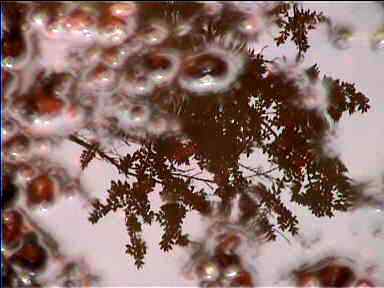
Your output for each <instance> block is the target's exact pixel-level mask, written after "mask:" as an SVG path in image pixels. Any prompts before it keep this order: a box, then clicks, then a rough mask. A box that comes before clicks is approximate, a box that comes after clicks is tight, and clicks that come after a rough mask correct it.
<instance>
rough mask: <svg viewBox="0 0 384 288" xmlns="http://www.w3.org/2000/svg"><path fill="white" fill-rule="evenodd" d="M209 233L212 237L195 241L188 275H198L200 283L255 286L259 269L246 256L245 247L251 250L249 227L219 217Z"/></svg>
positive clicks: (186, 272)
mask: <svg viewBox="0 0 384 288" xmlns="http://www.w3.org/2000/svg"><path fill="white" fill-rule="evenodd" d="M207 233H208V235H209V241H207V240H204V241H203V242H201V243H200V242H197V243H194V244H195V245H194V246H195V249H194V250H195V251H194V252H193V254H192V257H191V260H190V262H189V263H187V265H186V266H185V267H184V274H185V276H186V277H188V278H196V279H197V280H198V281H199V286H200V287H240V286H241V287H255V284H256V283H255V278H254V274H255V273H254V271H253V268H252V267H251V266H250V265H249V263H248V262H249V261H247V260H246V259H245V258H247V257H244V255H246V254H245V253H244V250H247V251H251V250H249V249H251V248H250V243H248V242H249V239H248V236H247V234H246V233H245V231H242V230H240V229H239V227H238V226H237V225H232V224H231V223H228V222H221V221H218V222H214V223H213V224H212V225H211V226H210V227H209V229H208V231H207ZM248 254H249V253H248ZM248 256H249V255H248ZM248 258H249V257H248ZM248 260H249V259H248Z"/></svg>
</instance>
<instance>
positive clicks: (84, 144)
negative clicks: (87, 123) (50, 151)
mask: <svg viewBox="0 0 384 288" xmlns="http://www.w3.org/2000/svg"><path fill="white" fill-rule="evenodd" d="M69 140H70V141H72V142H74V143H76V144H78V145H80V146H82V147H84V148H86V149H91V148H92V147H93V146H92V144H90V143H87V142H86V141H84V140H82V139H80V138H79V137H78V136H76V135H70V136H69ZM96 151H97V154H99V156H100V157H101V158H102V159H104V160H106V161H108V162H109V163H111V164H112V165H113V166H115V167H116V168H117V169H118V170H119V171H121V167H120V165H119V163H118V162H117V161H116V160H115V158H113V157H111V156H109V155H108V154H106V153H105V152H103V151H102V150H101V149H100V148H97V150H96ZM126 174H128V175H130V176H134V177H136V178H137V177H138V175H137V174H136V173H133V172H126ZM171 174H172V175H173V176H180V177H184V178H189V179H194V180H197V181H202V182H204V183H213V184H214V183H215V181H213V180H210V179H206V178H200V177H196V176H192V175H185V174H182V173H177V172H173V173H171ZM153 180H154V181H155V182H156V183H159V184H161V183H162V182H161V181H159V180H157V179H153Z"/></svg>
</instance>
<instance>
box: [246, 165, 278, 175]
mask: <svg viewBox="0 0 384 288" xmlns="http://www.w3.org/2000/svg"><path fill="white" fill-rule="evenodd" d="M239 166H240V167H243V168H244V169H246V170H248V171H251V172H253V173H254V174H252V175H248V176H246V177H245V178H251V177H257V176H264V177H267V178H274V177H272V176H271V175H268V174H270V173H271V172H273V171H276V170H278V169H279V167H277V166H276V167H273V168H270V169H268V170H266V171H263V172H260V171H257V170H256V169H254V168H251V167H249V166H246V165H244V164H241V163H240V164H239Z"/></svg>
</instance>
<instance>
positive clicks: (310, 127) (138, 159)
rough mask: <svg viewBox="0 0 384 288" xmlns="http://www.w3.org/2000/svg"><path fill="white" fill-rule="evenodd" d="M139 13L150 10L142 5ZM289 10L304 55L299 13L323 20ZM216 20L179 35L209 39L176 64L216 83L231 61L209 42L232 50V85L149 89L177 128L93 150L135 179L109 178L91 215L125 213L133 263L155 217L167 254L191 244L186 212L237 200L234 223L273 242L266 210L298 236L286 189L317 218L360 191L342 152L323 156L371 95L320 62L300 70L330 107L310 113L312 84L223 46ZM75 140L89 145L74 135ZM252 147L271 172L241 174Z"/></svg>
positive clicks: (226, 211)
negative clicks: (340, 125)
mask: <svg viewBox="0 0 384 288" xmlns="http://www.w3.org/2000/svg"><path fill="white" fill-rule="evenodd" d="M159 7H160V6H159ZM161 7H162V8H161V9H163V10H161V9H160V11H158V10H156V13H159V14H160V15H161V13H167V12H169V11H168V9H171V8H165V6H164V7H163V6H162V5H161ZM288 8H289V7H288V6H284V5H283V6H281V7H280V8H279V9H281V10H276V11H275V12H273V11H269V12H268V13H275V17H280V18H279V19H280V20H276V21H277V22H278V23H280V22H279V21H283V22H284V21H285V20H284V19H285V18H284V16H281V15H280V14H279V13H281V14H282V15H284V13H285V12H283V11H286V10H284V9H288ZM143 9H144V11H146V10H145V8H144V6H143ZM172 9H176V11H177V13H180V14H181V15H183V13H187V12H188V11H190V9H192V6H189V5H185V6H183V5H176V6H175V7H172ZM275 9H277V8H275ZM293 9H294V13H295V15H296V16H297V19H296V20H295V21H294V22H292V23H290V25H296V26H294V27H295V28H292V26H290V25H288V24H287V26H286V32H284V33H286V34H289V33H292V35H293V37H296V38H295V39H296V41H295V43H296V44H297V46H298V52H299V54H300V53H303V52H304V51H305V50H306V49H307V48H308V47H309V46H308V44H307V40H306V37H304V36H306V35H307V33H308V32H307V29H306V28H305V27H307V26H306V24H305V19H308V18H311V17H310V16H309V15H312V17H313V18H311V20H310V21H309V23H312V25H314V24H315V23H317V21H320V20H322V19H323V18H322V17H323V16H321V15H319V16H317V14H316V13H315V12H312V14H311V13H310V12H308V11H304V10H300V9H299V8H298V7H297V6H294V8H293ZM151 12H152V13H154V12H153V11H151ZM172 13H176V12H175V11H173V12H172ZM305 15H306V16H305ZM151 17H155V16H151ZM306 17H307V18H306ZM220 21H222V20H220ZM239 21H240V20H239ZM217 23H218V22H216V20H215V19H214V20H207V19H205V22H203V24H201V25H202V26H204V25H205V26H207V27H211V28H212V27H221V28H218V30H215V29H213V28H212V29H211V30H209V29H208V30H204V29H202V31H200V32H194V33H189V34H187V35H186V36H184V37H187V38H186V40H185V41H187V40H188V41H189V42H193V39H188V37H191V38H198V36H199V37H201V38H203V37H204V39H205V40H204V42H203V43H200V44H199V45H198V47H197V48H195V49H194V51H193V54H192V55H199V56H194V57H195V59H196V60H193V59H194V58H191V59H192V60H189V58H187V60H186V62H182V64H181V65H182V67H183V65H186V66H185V67H186V68H185V69H187V70H186V71H187V72H186V73H192V72H193V74H191V76H190V77H192V78H193V79H192V80H190V81H204V78H207V77H211V80H210V81H214V82H215V83H218V84H219V83H220V81H223V82H225V80H223V79H225V78H223V77H226V76H221V75H225V73H229V70H228V69H226V68H224V66H225V67H226V65H232V66H234V64H226V65H224V64H225V62H223V61H224V59H223V58H221V59H223V60H221V59H220V57H218V56H216V55H210V54H209V53H210V52H209V50H208V51H207V50H206V49H207V47H212V46H214V45H220V47H223V48H224V51H227V54H228V56H227V57H230V55H231V53H233V54H234V55H239V56H241V57H242V58H244V59H245V60H244V63H242V67H241V72H240V73H238V75H237V77H236V80H235V82H228V83H227V87H226V89H219V90H217V89H212V90H209V88H207V89H208V90H207V91H205V90H204V91H205V93H204V94H203V96H204V97H203V96H202V93H200V91H196V92H195V91H193V90H191V89H184V88H185V87H184V86H183V85H172V86H166V87H163V88H162V89H157V90H155V91H154V92H153V93H152V95H151V96H150V97H151V100H152V103H154V104H155V105H156V106H157V107H159V108H160V109H161V110H162V111H166V112H167V113H168V114H170V115H173V116H174V117H175V118H177V119H178V121H179V122H180V124H181V127H182V134H181V135H171V136H167V137H160V138H154V139H149V140H148V139H146V140H145V141H143V142H142V146H141V148H140V149H139V150H137V151H136V152H135V153H133V154H127V155H125V156H123V157H122V158H120V159H119V160H114V159H112V158H110V157H109V156H108V155H106V154H104V153H101V154H100V153H99V155H101V156H102V157H104V158H105V159H106V160H107V161H109V162H110V163H111V164H113V165H115V166H116V167H118V169H119V170H120V171H121V172H122V173H125V175H126V176H127V177H135V178H136V180H135V182H134V183H133V184H128V183H125V182H120V181H117V182H115V181H112V185H111V188H110V190H109V191H108V198H107V202H106V204H103V203H102V202H100V201H99V200H98V201H96V202H95V203H94V204H93V205H94V210H93V212H92V214H91V217H90V221H91V222H93V223H96V222H97V221H98V220H99V219H100V218H101V217H103V216H105V215H106V214H108V213H109V212H111V211H114V210H116V209H123V210H124V211H125V213H126V224H127V230H128V234H129V236H130V243H129V244H128V245H127V253H128V254H130V255H132V256H134V257H135V259H136V265H137V266H138V267H140V266H141V265H143V264H144V255H145V253H146V245H145V242H144V240H143V239H142V238H141V237H140V232H141V230H142V225H144V224H151V223H152V222H153V221H158V222H159V223H160V224H161V226H162V227H163V228H164V234H163V236H162V241H161V242H160V246H161V248H162V249H163V250H165V251H167V250H169V249H171V248H172V247H173V246H174V245H187V244H188V235H187V234H184V233H186V232H188V231H185V232H184V231H182V229H181V225H182V223H183V220H184V218H185V217H186V215H187V212H188V211H190V210H198V211H199V212H201V213H203V214H204V215H207V216H209V215H212V213H217V211H219V213H220V214H222V215H223V216H224V217H225V215H227V216H228V215H230V214H231V209H233V208H234V207H235V206H236V207H240V217H239V220H238V222H239V224H240V225H247V224H249V223H254V222H255V220H256V223H257V225H253V227H257V228H254V229H257V234H260V233H262V234H265V235H266V238H267V239H274V238H275V237H276V235H275V234H276V232H275V227H274V225H272V224H271V223H270V221H269V220H268V217H269V216H270V215H271V214H272V215H274V217H276V220H277V226H278V227H277V228H278V229H280V230H281V231H289V232H291V233H292V234H296V233H297V229H298V228H297V224H298V222H297V218H296V216H295V215H293V214H292V212H291V211H290V210H289V209H288V208H286V207H285V205H284V204H283V203H282V201H281V199H280V195H281V193H282V192H283V191H286V190H290V191H291V200H292V201H294V202H296V203H299V204H300V205H302V206H305V207H307V208H308V209H310V210H311V211H312V213H313V214H314V215H316V216H319V217H321V216H328V217H332V216H333V215H334V213H335V211H346V210H348V209H349V208H350V207H353V205H354V200H355V199H356V197H357V196H358V192H357V191H358V190H357V189H356V186H355V184H354V183H353V181H352V179H350V178H349V177H348V170H347V167H346V166H345V165H344V164H343V163H342V162H341V160H340V159H339V158H338V157H334V156H330V155H328V153H326V151H325V150H324V148H323V146H324V145H323V144H324V142H325V141H326V137H327V136H328V135H329V134H330V133H331V132H332V127H334V124H335V123H336V122H338V121H339V120H340V119H341V117H342V116H343V115H344V114H353V113H357V112H360V113H365V112H367V110H368V109H369V104H368V102H369V100H368V98H367V97H366V96H365V95H363V94H362V93H360V92H358V91H356V90H355V88H354V85H353V84H349V83H344V82H342V81H341V80H339V79H332V78H330V77H324V78H323V79H320V76H319V74H320V71H319V68H318V67H317V66H316V65H315V66H312V67H309V68H307V69H305V70H304V72H303V75H304V76H305V77H307V79H308V81H307V82H308V84H307V86H308V87H311V85H312V86H313V85H315V84H317V83H321V85H322V86H323V87H325V89H326V92H327V93H328V95H327V96H328V101H329V103H328V106H327V109H326V110H325V111H322V110H319V109H316V108H310V109H308V108H307V107H306V106H305V105H300V104H302V103H300V102H304V101H305V97H307V96H308V93H309V92H308V91H310V90H308V89H307V90H306V89H303V85H302V83H300V82H298V81H297V80H296V79H295V78H292V75H291V74H289V73H288V72H289V71H288V72H287V71H286V70H283V69H275V68H274V69H272V68H271V67H272V64H273V63H274V62H273V61H270V60H267V59H265V58H264V57H263V55H262V54H256V53H254V52H253V51H247V48H246V47H244V46H241V47H239V46H233V45H227V44H226V43H225V41H224V40H223V39H225V33H226V31H225V30H224V28H223V27H222V26H220V25H218V26H215V25H216V24H217ZM233 25H234V24H233ZM308 25H309V24H308ZM282 26H284V25H282ZM288 27H289V28H288ZM299 27H300V28H299ZM311 27H312V26H311ZM299 29H304V30H305V32H304V33H302V34H300V35H301V36H300V35H296V34H295V33H296V32H297V31H298V30H299ZM197 30H198V29H197ZM221 30H223V31H221ZM195 33H196V34H195ZM282 33H283V32H282ZM286 34H285V35H286ZM282 35H283V34H282ZM299 36H300V37H301V38H298V37H299ZM173 37H175V36H173ZM284 39H287V37H286V38H284V37H280V38H279V39H276V41H277V44H278V45H279V44H281V43H282V42H284V41H283V40H284ZM299 39H301V41H299ZM167 41H169V42H170V43H172V45H174V46H172V47H173V48H174V49H180V50H181V51H183V50H185V49H187V48H186V47H184V46H183V45H177V44H178V43H177V41H176V40H175V39H173V38H172V36H170V39H168V40H167ZM204 51H207V52H206V54H204V55H203V54H201V53H202V52H204ZM200 55H202V56H200ZM217 57H218V58H217ZM200 58H204V59H200ZM227 59H228V58H227ZM223 65H224V66H223ZM182 69H183V68H182ZM189 71H192V72H189ZM181 75H183V74H181ZM181 77H183V76H181ZM215 77H216V78H215ZM201 83H203V82H201ZM205 87H209V86H205ZM127 134H129V133H127ZM128 137H129V135H128ZM72 140H73V141H75V142H77V143H78V144H80V145H83V146H86V147H87V146H88V147H91V146H89V144H87V143H86V142H84V141H83V140H82V139H79V138H76V137H75V136H74V137H72ZM92 147H93V146H92ZM92 153H93V154H92ZM252 153H261V154H264V155H265V156H266V158H267V159H268V160H269V164H270V166H271V168H270V169H268V170H266V171H258V173H256V175H253V177H248V176H245V174H244V171H245V170H244V167H245V169H248V170H254V168H253V167H248V166H245V165H244V164H243V163H241V161H240V158H241V157H242V156H243V155H247V156H249V155H251V154H252ZM94 154H95V152H94V150H92V149H90V150H89V151H85V152H84V154H83V158H82V159H83V166H86V163H85V162H89V161H90V159H91V158H92V157H90V156H91V155H94ZM96 154H97V153H96ZM191 161H192V162H193V163H194V164H197V166H198V169H197V170H200V171H208V172H210V173H212V175H213V177H212V179H213V180H212V179H208V178H201V177H196V176H191V175H192V173H185V172H182V171H180V169H179V168H178V167H180V165H190V164H191ZM260 178H262V179H260ZM261 180H263V181H261ZM266 180H267V181H266ZM196 182H204V183H206V184H208V187H210V188H207V189H208V190H209V189H212V190H213V194H214V195H215V196H218V198H219V199H220V201H219V205H218V206H215V207H213V205H212V202H211V198H210V197H208V196H207V191H206V190H205V189H203V190H198V189H197V188H196V187H195V186H196ZM156 185H160V187H161V188H160V195H161V196H162V199H163V201H164V204H163V206H161V209H160V211H159V212H156V211H153V210H151V205H150V202H149V200H148V194H149V193H151V192H152V191H153V190H154V188H155V186H156ZM260 226H261V227H262V229H260Z"/></svg>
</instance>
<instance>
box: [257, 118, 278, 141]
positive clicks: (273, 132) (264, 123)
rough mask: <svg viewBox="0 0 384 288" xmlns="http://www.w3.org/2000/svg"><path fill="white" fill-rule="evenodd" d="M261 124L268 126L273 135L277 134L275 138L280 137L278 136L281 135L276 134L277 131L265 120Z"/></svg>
mask: <svg viewBox="0 0 384 288" xmlns="http://www.w3.org/2000/svg"><path fill="white" fill-rule="evenodd" d="M261 124H263V125H264V127H265V128H267V130H268V131H269V132H271V134H272V135H273V136H275V138H278V137H279V136H278V135H277V134H276V132H275V131H273V129H272V128H271V126H270V125H268V124H267V123H266V122H265V121H263V122H262V123H261Z"/></svg>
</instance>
